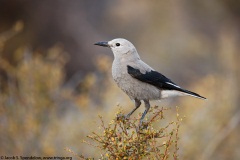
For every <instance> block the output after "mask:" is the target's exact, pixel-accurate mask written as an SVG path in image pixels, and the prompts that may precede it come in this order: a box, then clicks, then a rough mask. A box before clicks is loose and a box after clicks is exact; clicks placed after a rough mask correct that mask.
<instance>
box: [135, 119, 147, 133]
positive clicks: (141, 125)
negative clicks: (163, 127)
mask: <svg viewBox="0 0 240 160" xmlns="http://www.w3.org/2000/svg"><path fill="white" fill-rule="evenodd" d="M147 127H148V123H146V122H143V121H140V123H139V125H138V127H137V128H136V132H137V133H140V131H141V130H143V129H147Z"/></svg>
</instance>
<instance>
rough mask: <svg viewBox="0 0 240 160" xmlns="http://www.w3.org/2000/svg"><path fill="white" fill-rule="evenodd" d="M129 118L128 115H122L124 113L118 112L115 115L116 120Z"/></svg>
mask: <svg viewBox="0 0 240 160" xmlns="http://www.w3.org/2000/svg"><path fill="white" fill-rule="evenodd" d="M129 119H130V116H129V115H124V114H118V115H117V120H121V121H126V120H129Z"/></svg>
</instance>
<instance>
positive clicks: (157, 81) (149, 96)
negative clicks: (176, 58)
mask: <svg viewBox="0 0 240 160" xmlns="http://www.w3.org/2000/svg"><path fill="white" fill-rule="evenodd" d="M95 45H99V46H103V47H109V48H111V50H112V52H113V54H114V61H113V64H112V76H113V79H114V81H115V82H116V83H117V85H118V87H119V88H121V89H122V90H123V91H124V92H125V93H126V94H127V95H128V96H129V97H130V99H132V100H134V102H135V108H134V109H133V110H132V111H131V112H130V113H129V114H127V115H126V118H129V117H130V116H131V115H132V114H133V112H134V111H135V110H136V109H137V108H139V107H140V105H141V100H143V101H144V103H145V111H144V113H143V114H142V117H141V119H140V126H141V125H142V121H143V119H144V117H145V115H146V114H147V112H148V110H149V108H150V103H149V100H160V99H164V98H168V97H174V96H185V95H188V96H192V97H196V98H200V99H206V98H205V97H202V96H200V95H199V94H197V93H194V92H191V91H188V90H185V89H183V88H181V87H179V86H178V85H176V84H175V83H173V82H172V81H171V80H170V79H169V78H167V77H165V76H164V75H162V74H161V73H159V72H157V71H155V70H154V69H153V68H152V67H150V66H149V65H147V64H146V63H144V62H143V61H142V60H141V59H140V57H139V55H138V52H137V50H136V48H135V47H134V45H133V44H132V43H131V42H129V41H128V40H126V39H122V38H117V39H113V40H111V41H108V42H97V43H95Z"/></svg>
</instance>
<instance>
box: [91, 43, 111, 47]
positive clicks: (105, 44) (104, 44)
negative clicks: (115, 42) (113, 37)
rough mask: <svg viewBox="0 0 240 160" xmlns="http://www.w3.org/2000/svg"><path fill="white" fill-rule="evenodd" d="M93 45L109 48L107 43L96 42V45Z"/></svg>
mask: <svg viewBox="0 0 240 160" xmlns="http://www.w3.org/2000/svg"><path fill="white" fill-rule="evenodd" d="M94 45H98V46H103V47H109V45H108V42H97V43H94Z"/></svg>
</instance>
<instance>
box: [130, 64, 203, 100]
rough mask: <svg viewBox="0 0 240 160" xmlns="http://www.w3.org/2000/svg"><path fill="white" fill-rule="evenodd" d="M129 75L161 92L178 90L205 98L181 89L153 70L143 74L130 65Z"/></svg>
mask: <svg viewBox="0 0 240 160" xmlns="http://www.w3.org/2000/svg"><path fill="white" fill-rule="evenodd" d="M127 70H128V74H130V75H131V76H132V77H133V78H136V79H138V80H139V81H142V82H145V83H148V84H151V85H153V86H155V87H157V88H158V89H161V90H176V91H180V92H184V93H187V94H190V95H193V96H196V97H198V98H203V99H205V98H204V97H202V96H200V95H199V94H197V93H194V92H191V91H188V90H185V89H182V88H180V87H179V86H178V85H176V84H175V83H173V82H172V81H171V80H170V79H168V78H167V77H165V76H164V75H162V74H161V73H159V72H157V71H154V70H151V71H146V73H141V72H140V70H139V69H137V68H134V67H132V66H130V65H128V66H127Z"/></svg>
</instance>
